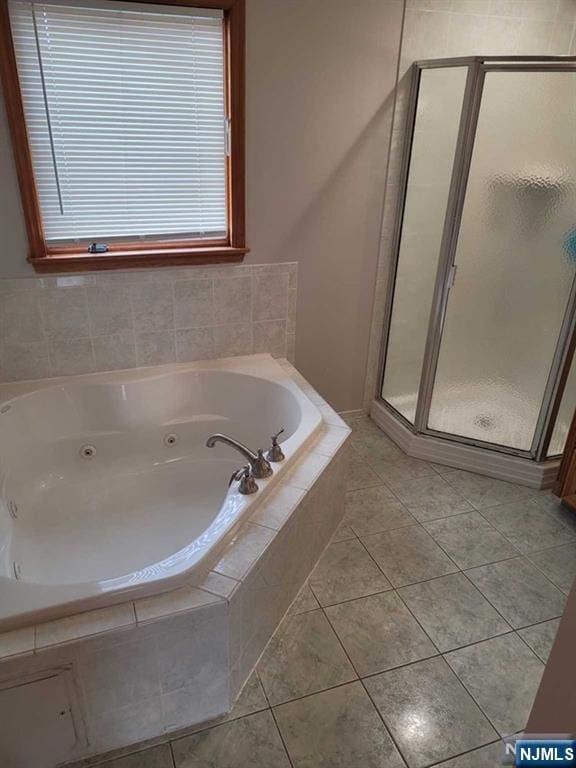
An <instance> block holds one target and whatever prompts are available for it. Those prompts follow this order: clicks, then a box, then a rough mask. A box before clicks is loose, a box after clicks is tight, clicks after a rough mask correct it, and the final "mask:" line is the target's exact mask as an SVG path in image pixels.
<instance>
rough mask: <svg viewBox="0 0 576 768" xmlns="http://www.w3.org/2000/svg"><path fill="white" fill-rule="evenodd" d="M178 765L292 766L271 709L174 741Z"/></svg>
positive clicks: (199, 767) (181, 767)
mask: <svg viewBox="0 0 576 768" xmlns="http://www.w3.org/2000/svg"><path fill="white" fill-rule="evenodd" d="M172 749H173V751H174V762H175V765H176V768H246V766H248V765H249V766H250V768H270V766H274V768H290V762H289V760H288V757H287V755H286V751H285V749H284V746H283V744H282V739H281V738H280V734H279V733H278V729H277V728H276V723H275V722H274V718H273V717H272V713H271V712H269V711H268V712H258V713H257V714H255V715H249V716H248V717H243V718H241V719H240V720H234V721H232V722H230V723H224V724H223V725H217V726H216V727H215V728H210V729H209V730H207V731H201V732H200V733H196V734H194V735H193V736H186V737H185V738H183V739H178V740H177V741H174V742H172Z"/></svg>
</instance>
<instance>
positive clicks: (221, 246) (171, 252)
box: [0, 0, 248, 272]
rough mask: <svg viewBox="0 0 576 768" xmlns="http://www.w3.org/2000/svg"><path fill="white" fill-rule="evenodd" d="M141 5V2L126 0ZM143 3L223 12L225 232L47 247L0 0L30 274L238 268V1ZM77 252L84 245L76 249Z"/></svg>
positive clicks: (241, 23)
mask: <svg viewBox="0 0 576 768" xmlns="http://www.w3.org/2000/svg"><path fill="white" fill-rule="evenodd" d="M130 1H131V2H141V0H130ZM149 2H150V4H151V5H186V6H192V7H197V8H216V9H222V10H223V11H224V34H225V45H224V49H225V65H226V89H225V90H226V108H227V114H228V118H229V119H230V154H229V156H228V158H227V168H226V179H227V191H226V198H227V218H228V234H227V237H226V238H225V239H223V240H205V239H204V240H180V241H162V240H157V241H148V242H146V243H144V242H142V241H139V242H125V243H115V244H110V245H109V247H108V251H107V252H106V253H104V254H90V253H88V252H87V250H81V248H80V247H79V246H58V247H54V246H49V245H48V244H47V242H46V239H45V237H44V232H43V228H42V217H41V213H40V204H39V200H38V193H37V189H36V183H35V180H34V168H33V164H32V155H31V151H30V145H29V142H28V135H27V131H26V118H25V112H24V105H23V102H22V93H21V91H20V83H19V79H18V69H17V64H16V55H15V52H14V45H13V41H12V32H11V27H10V16H9V13H8V0H0V50H2V51H3V55H2V56H0V77H1V79H2V85H3V89H4V100H5V103H6V113H7V117H8V124H9V128H10V134H11V137H12V146H13V150H14V159H15V162H16V170H17V174H18V183H19V186H20V195H21V198H22V207H23V210H24V219H25V222H26V230H27V233H28V243H29V254H28V261H29V262H30V263H31V264H32V265H33V266H34V269H35V270H36V271H37V272H84V271H94V270H102V269H130V268H136V269H142V268H144V267H169V266H178V265H187V264H222V263H227V262H241V261H242V260H243V258H244V254H245V253H247V252H248V248H246V229H245V158H244V152H245V150H244V142H245V129H244V122H245V106H244V102H245V0H149ZM82 248H84V246H82Z"/></svg>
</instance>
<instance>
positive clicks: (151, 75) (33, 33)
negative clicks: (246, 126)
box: [10, 0, 227, 244]
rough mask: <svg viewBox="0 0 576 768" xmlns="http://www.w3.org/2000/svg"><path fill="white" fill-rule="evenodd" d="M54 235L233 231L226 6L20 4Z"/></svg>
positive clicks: (22, 63)
mask: <svg viewBox="0 0 576 768" xmlns="http://www.w3.org/2000/svg"><path fill="white" fill-rule="evenodd" d="M10 19H11V26H12V34H13V38H14V45H15V50H16V59H17V64H18V72H19V79H20V85H21V89H22V94H23V101H24V109H25V113H26V124H27V130H28V136H29V141H30V145H31V151H32V159H33V165H34V172H35V178H36V184H37V188H38V195H39V199H40V208H41V213H42V220H43V226H44V234H45V236H46V239H47V241H48V242H50V243H52V244H58V243H78V242H80V243H82V242H93V241H98V242H102V243H108V242H114V241H122V240H135V239H136V240H138V239H170V238H176V239H188V238H202V237H207V238H221V237H224V236H225V235H226V232H227V210H226V123H225V87H224V80H225V73H224V34H223V15H222V12H221V11H216V10H208V9H199V8H190V7H186V6H158V5H156V6H155V5H147V4H139V3H138V4H137V3H131V2H114V0H87V1H86V0H73V2H67V0H48V1H47V2H30V0H10Z"/></svg>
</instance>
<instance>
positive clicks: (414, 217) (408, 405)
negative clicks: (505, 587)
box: [382, 67, 467, 421]
mask: <svg viewBox="0 0 576 768" xmlns="http://www.w3.org/2000/svg"><path fill="white" fill-rule="evenodd" d="M466 74H467V69H466V68H465V67H451V68H448V69H428V70H424V71H423V72H422V74H421V79H420V90H419V93H418V109H417V113H416V122H415V128H414V137H413V144H412V154H411V159H410V173H409V177H408V187H407V191H406V203H405V208H404V219H403V222H402V239H401V244H400V255H399V260H398V271H397V276H396V285H395V289H394V305H393V310H392V320H391V325H390V333H389V341H388V349H387V354H386V369H385V375H384V384H383V388H382V397H383V398H384V399H385V400H387V401H388V402H389V403H390V404H391V405H393V406H394V408H396V410H398V411H399V412H400V413H401V414H402V415H403V416H404V417H405V418H407V419H408V420H409V421H413V420H414V414H415V411H416V400H417V393H418V385H419V383H420V374H421V372H422V359H423V357H424V347H425V344H426V334H427V332H428V321H429V319H430V308H431V304H432V296H433V293H434V280H435V277H436V268H437V265H438V254H439V250H440V241H441V239H442V229H443V227H444V216H445V213H446V203H447V200H448V191H449V187H450V179H451V176H452V165H453V163H454V151H455V148H456V140H457V136H458V127H459V124H460V113H461V111H462V99H463V96H464V88H465V84H466Z"/></svg>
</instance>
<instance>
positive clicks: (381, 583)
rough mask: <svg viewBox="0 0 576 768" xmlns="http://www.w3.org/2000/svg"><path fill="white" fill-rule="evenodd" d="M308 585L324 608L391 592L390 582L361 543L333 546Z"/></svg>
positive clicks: (314, 571) (353, 542)
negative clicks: (376, 593)
mask: <svg viewBox="0 0 576 768" xmlns="http://www.w3.org/2000/svg"><path fill="white" fill-rule="evenodd" d="M308 583H309V584H310V587H311V588H312V591H313V592H314V594H315V596H316V597H317V599H318V602H319V603H320V605H333V604H334V603H341V602H342V601H343V600H353V599H354V598H356V597H364V596H365V595H372V594H374V593H375V592H382V591H383V590H385V589H391V584H390V582H389V581H388V579H387V578H386V576H384V574H383V573H382V571H381V570H380V569H379V568H378V566H377V565H376V563H375V562H374V560H373V559H372V558H371V557H370V555H369V554H368V552H366V550H365V549H364V547H363V546H362V544H361V542H360V541H359V540H358V539H350V540H349V541H340V542H336V543H335V544H330V545H329V546H328V548H327V549H326V551H325V552H324V554H323V555H322V557H321V558H320V562H319V563H318V565H317V566H316V568H315V569H314V570H313V571H312V575H311V576H310V578H309V579H308Z"/></svg>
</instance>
